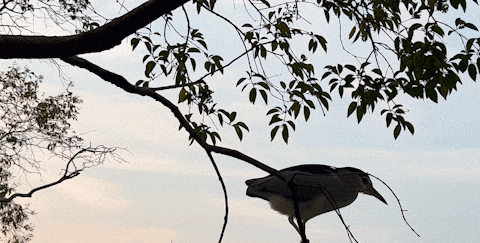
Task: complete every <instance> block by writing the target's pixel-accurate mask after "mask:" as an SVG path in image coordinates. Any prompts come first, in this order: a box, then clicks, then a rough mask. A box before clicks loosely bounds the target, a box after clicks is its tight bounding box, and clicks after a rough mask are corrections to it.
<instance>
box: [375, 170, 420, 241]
mask: <svg viewBox="0 0 480 243" xmlns="http://www.w3.org/2000/svg"><path fill="white" fill-rule="evenodd" d="M368 175H369V176H371V177H373V178H375V179H377V180H379V181H380V182H381V183H383V184H384V185H385V186H386V187H387V188H388V190H390V192H392V194H393V196H394V197H395V199H397V203H398V206H399V207H400V213H402V218H403V221H405V223H406V224H407V226H408V227H409V228H410V229H411V230H412V231H413V233H415V234H416V235H417V236H418V237H420V235H419V234H418V233H417V231H415V229H413V227H412V226H411V225H410V223H408V221H407V219H406V218H405V213H404V212H406V211H407V210H405V209H403V207H402V204H401V203H400V199H399V198H398V197H397V195H396V194H395V192H394V191H393V190H392V188H390V186H388V184H387V183H385V182H384V181H382V180H381V179H380V178H378V177H376V176H374V175H372V174H370V173H368Z"/></svg>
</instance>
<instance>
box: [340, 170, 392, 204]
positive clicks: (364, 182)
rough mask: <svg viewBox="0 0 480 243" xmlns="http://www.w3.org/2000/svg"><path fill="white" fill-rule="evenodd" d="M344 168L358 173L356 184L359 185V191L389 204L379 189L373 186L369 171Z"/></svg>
mask: <svg viewBox="0 0 480 243" xmlns="http://www.w3.org/2000/svg"><path fill="white" fill-rule="evenodd" d="M343 169H345V170H347V171H348V172H349V173H354V174H356V175H357V176H356V177H355V184H356V185H357V186H358V190H359V192H361V193H364V194H367V195H371V196H374V197H376V198H377V199H378V200H380V201H382V202H383V203H385V204H387V201H386V200H385V198H383V197H382V195H380V193H379V192H378V191H377V190H375V188H373V184H372V181H371V180H370V177H369V176H368V174H367V173H365V172H363V171H361V170H359V169H356V168H350V167H346V168H343Z"/></svg>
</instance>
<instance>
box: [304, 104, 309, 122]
mask: <svg viewBox="0 0 480 243" xmlns="http://www.w3.org/2000/svg"><path fill="white" fill-rule="evenodd" d="M303 116H304V117H305V121H308V118H310V108H308V106H303Z"/></svg>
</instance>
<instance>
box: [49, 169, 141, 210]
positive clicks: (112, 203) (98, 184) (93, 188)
mask: <svg viewBox="0 0 480 243" xmlns="http://www.w3.org/2000/svg"><path fill="white" fill-rule="evenodd" d="M54 190H55V191H57V192H58V193H60V194H61V195H62V196H64V197H67V198H70V199H72V200H74V201H76V202H79V203H81V204H84V205H86V206H88V207H94V208H97V209H106V210H116V211H119V210H123V209H126V208H128V207H130V206H131V204H132V201H131V200H129V199H126V198H125V197H123V196H122V186H121V185H120V184H118V183H114V182H111V181H105V180H102V179H97V178H92V177H87V176H85V175H81V176H79V177H77V178H75V179H73V180H72V181H66V182H64V183H62V184H60V185H57V186H55V187H54Z"/></svg>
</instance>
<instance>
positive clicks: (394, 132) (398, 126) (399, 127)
mask: <svg viewBox="0 0 480 243" xmlns="http://www.w3.org/2000/svg"><path fill="white" fill-rule="evenodd" d="M401 130H402V127H401V126H400V124H398V125H396V126H395V129H394V130H393V137H394V138H395V139H397V138H398V135H400V132H401Z"/></svg>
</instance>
